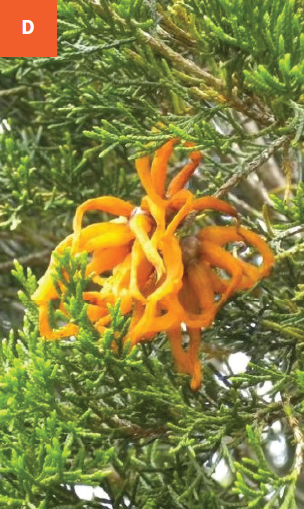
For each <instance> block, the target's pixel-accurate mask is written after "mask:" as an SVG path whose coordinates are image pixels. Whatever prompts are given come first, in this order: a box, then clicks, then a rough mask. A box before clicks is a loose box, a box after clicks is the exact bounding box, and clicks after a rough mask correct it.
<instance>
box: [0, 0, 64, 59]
mask: <svg viewBox="0 0 304 509" xmlns="http://www.w3.org/2000/svg"><path fill="white" fill-rule="evenodd" d="M0 20H1V29H0V57H56V56H57V0H14V1H11V0H5V1H3V0H2V1H1V0H0Z"/></svg>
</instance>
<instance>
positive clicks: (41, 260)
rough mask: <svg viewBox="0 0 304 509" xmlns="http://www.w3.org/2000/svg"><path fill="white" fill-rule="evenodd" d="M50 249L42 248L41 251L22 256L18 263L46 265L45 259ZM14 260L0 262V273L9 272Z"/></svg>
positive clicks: (12, 267)
mask: <svg viewBox="0 0 304 509" xmlns="http://www.w3.org/2000/svg"><path fill="white" fill-rule="evenodd" d="M51 252H52V250H50V249H44V250H43V251H38V252H37V253H32V254H30V255H27V256H22V257H21V258H19V259H18V262H19V263H20V265H46V262H47V260H48V259H49V257H50V254H51ZM14 267H15V262H14V260H12V261H9V262H4V263H0V273H3V272H9V271H10V270H11V269H14Z"/></svg>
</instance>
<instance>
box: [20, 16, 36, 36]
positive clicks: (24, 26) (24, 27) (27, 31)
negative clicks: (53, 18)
mask: <svg viewBox="0 0 304 509" xmlns="http://www.w3.org/2000/svg"><path fill="white" fill-rule="evenodd" d="M27 23H28V24H29V25H30V27H29V29H28V30H27V28H26V25H27ZM33 31H34V23H33V22H32V21H31V20H30V19H23V20H22V33H23V34H31V33H32V32H33Z"/></svg>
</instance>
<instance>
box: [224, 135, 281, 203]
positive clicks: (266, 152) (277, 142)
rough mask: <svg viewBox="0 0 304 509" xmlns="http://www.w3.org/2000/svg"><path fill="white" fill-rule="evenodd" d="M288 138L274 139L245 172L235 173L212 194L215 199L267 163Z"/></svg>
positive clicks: (248, 165) (249, 164)
mask: <svg viewBox="0 0 304 509" xmlns="http://www.w3.org/2000/svg"><path fill="white" fill-rule="evenodd" d="M288 138H289V137H288V136H281V137H280V138H278V139H276V140H275V141H274V142H273V143H271V145H270V146H269V147H267V148H266V149H265V150H263V152H261V153H260V154H259V155H258V156H257V157H256V158H255V159H253V161H250V163H248V164H247V166H246V168H245V170H243V171H238V172H237V173H235V174H234V175H233V176H232V177H231V178H229V179H228V180H227V182H225V184H223V185H222V186H221V187H220V188H219V189H218V191H217V192H216V193H215V194H214V196H215V197H216V198H221V197H222V196H224V195H225V194H227V193H228V192H229V191H230V190H231V189H232V188H233V187H235V186H236V185H237V184H238V183H239V182H240V180H242V179H243V178H245V177H248V175H250V173H252V172H253V171H255V170H257V169H258V168H259V166H261V164H263V163H265V162H266V161H268V159H269V158H270V157H271V156H272V155H273V154H274V152H275V151H276V150H277V149H278V148H280V147H282V145H284V144H285V143H286V140H287V139H288Z"/></svg>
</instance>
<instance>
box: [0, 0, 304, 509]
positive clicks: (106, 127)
mask: <svg viewBox="0 0 304 509" xmlns="http://www.w3.org/2000/svg"><path fill="white" fill-rule="evenodd" d="M303 11H304V9H303V2H301V1H300V0H287V1H286V0H256V1H255V2H248V0H205V1H203V0H174V1H172V2H167V1H166V0H160V1H156V0H151V1H147V0H116V1H109V0H94V1H93V0H92V1H84V0H74V1H68V0H58V57H57V58H0V84H1V90H0V104H1V115H2V130H3V132H2V134H1V135H0V144H1V150H0V195H1V201H0V226H1V229H0V275H1V279H0V285H1V294H2V298H1V301H2V303H1V310H0V317H1V321H2V323H1V325H0V327H1V331H2V336H3V339H2V342H1V351H0V359H1V362H0V384H1V395H0V401H1V406H0V433H1V444H2V446H1V451H0V488H1V489H0V507H3V508H7V507H16V508H18V509H19V508H20V509H52V508H58V509H59V508H61V509H63V508H65V509H68V508H72V507H73V508H78V507H79V508H82V507H85V508H100V507H104V508H106V507H113V508H124V507H126V508H127V507H128V508H134V509H150V508H161V509H167V508H168V509H189V508H191V509H192V508H193V509H196V508H197V509H198V508H201V507H206V508H208V509H209V508H210V509H224V508H229V507H231V508H232V507H234V508H235V507H240V508H242V507H243V508H247V507H250V508H257V509H295V508H300V509H301V508H302V507H304V502H303V500H304V481H303V461H304V457H303V444H304V438H303V434H304V424H303V414H304V407H303V402H302V400H303V393H304V357H303V344H304V343H303V337H304V327H303V320H304V311H303V303H304V281H303V252H304V240H303V221H304V209H303V189H304V187H303V185H304V184H303V174H302V166H303V155H302V154H303V141H304V136H303V128H304V21H303V19H304V17H303V14H304V12H303ZM173 136H174V137H175V136H179V137H181V138H182V139H183V140H191V141H194V142H195V144H196V146H197V148H198V149H201V150H202V151H203V152H204V154H205V159H204V162H203V164H202V166H201V170H200V172H198V174H197V175H196V176H195V177H193V179H192V181H191V183H190V185H191V186H192V191H193V192H196V193H197V195H198V196H201V195H210V194H214V195H216V196H220V197H223V196H225V198H227V199H228V200H229V201H230V202H231V203H232V204H233V205H234V206H236V207H237V209H238V210H239V212H240V214H241V215H242V223H243V224H245V225H247V226H248V227H250V228H251V229H253V230H254V231H256V232H258V233H260V234H262V235H264V236H265V237H266V238H267V240H268V242H269V243H270V245H271V247H272V249H273V250H274V252H275V253H276V267H275V270H274V271H273V273H272V275H271V277H269V278H268V279H267V280H265V281H263V282H262V283H261V284H259V286H258V288H255V289H252V290H251V291H248V292H246V293H245V294H242V295H238V296H237V297H236V298H234V299H233V300H232V301H231V302H229V303H228V304H227V305H226V306H225V307H224V308H223V309H222V310H221V312H220V313H219V315H218V317H217V320H216V322H215V324H214V325H213V326H212V327H211V328H209V329H207V330H206V331H204V333H203V340H204V341H203V349H202V355H201V361H202V364H203V366H204V384H203V386H202V389H201V390H200V391H198V392H197V393H192V392H191V391H190V389H189V380H188V378H187V377H186V376H181V375H178V374H177V373H176V372H175V371H174V368H173V366H172V361H171V356H170V352H169V349H168V344H167V340H166V338H165V336H164V335H163V334H160V335H159V337H158V338H157V339H155V340H154V341H153V342H151V343H148V344H145V345H142V346H139V347H136V348H135V349H133V350H132V352H131V353H130V352H129V351H128V349H127V348H124V347H123V345H122V341H121V340H122V337H123V336H124V331H125V330H126V327H127V320H128V317H122V316H120V312H119V302H118V303H116V305H115V306H114V307H113V308H112V309H111V314H112V326H111V328H109V330H108V331H107V333H106V334H105V335H104V336H103V337H100V336H99V335H98V333H97V332H96V331H95V329H94V328H93V327H92V325H91V323H90V322H89V320H88V319H87V316H86V304H85V303H84V302H83V301H82V298H81V293H82V289H83V288H85V287H86V285H87V284H88V281H87V279H86V278H85V276H84V269H85V265H86V259H85V258H84V257H79V258H76V259H73V258H72V257H71V255H70V253H69V252H68V251H67V252H65V253H64V254H63V255H62V256H59V257H58V259H57V264H58V277H59V276H60V274H62V269H63V268H64V269H65V271H66V272H67V273H68V274H69V275H70V278H69V279H70V283H69V284H67V283H66V280H64V281H63V282H64V283H65V284H67V291H66V294H65V298H66V305H67V306H68V308H69V311H70V313H71V316H72V317H73V319H74V321H75V322H76V323H78V325H79V327H80V331H79V334H78V335H77V337H76V338H75V339H73V340H64V341H59V342H45V341H43V339H42V338H40V337H39V333H38V324H37V309H36V307H35V305H34V304H33V302H32V301H31V298H30V296H31V295H32V293H33V292H34V290H35V288H36V284H37V279H38V278H39V277H40V276H41V275H42V274H43V273H44V272H45V270H46V267H47V264H48V261H49V257H50V253H51V251H52V249H53V248H54V247H55V246H56V244H57V243H58V242H59V241H60V240H62V239H63V238H64V237H65V236H66V235H68V234H69V233H70V232H71V221H72V217H73V215H74V211H75V209H76V207H77V206H78V205H79V204H80V203H82V202H83V201H84V200H86V199H88V198H90V197H96V196H101V195H104V194H107V195H114V196H117V197H120V198H123V199H127V200H130V201H132V202H133V203H135V204H136V203H138V202H139V200H140V197H141V195H142V189H141V188H140V185H139V181H138V178H137V176H136V174H135V171H134V159H135V158H136V157H138V156H140V155H143V154H146V153H153V152H154V150H155V148H157V147H159V146H160V145H162V144H163V143H164V141H166V140H167V139H169V138H171V137H173ZM186 155H187V154H186V150H185V149H184V150H182V149H180V151H179V152H178V156H175V158H173V159H172V166H173V169H172V171H173V172H174V171H175V168H177V166H179V165H180V164H182V162H183V160H184V159H185V158H186ZM98 217H99V218H100V217H101V218H103V216H100V215H99V216H98ZM104 217H105V216H104ZM199 221H200V224H202V225H204V224H207V223H208V221H209V219H208V218H207V217H201V218H200V219H199ZM218 221H220V222H222V223H223V224H224V222H225V218H224V217H221V218H218ZM14 258H16V259H17V260H18V261H16V262H14V261H13V259H14ZM23 267H24V268H23ZM25 267H27V269H25ZM11 269H13V271H12V274H11V273H10V271H11ZM21 288H22V290H21ZM17 294H18V295H17ZM49 311H50V315H51V317H52V316H53V317H54V311H53V310H52V309H51V308H50V310H49ZM57 313H58V312H57ZM23 314H24V319H23V318H22V317H23ZM54 318H55V317H54ZM10 329H12V330H11V332H9V330H10ZM113 341H115V343H116V348H115V349H114V350H113V348H111V346H110V345H111V344H112V342H113ZM240 352H242V353H244V354H247V356H248V357H249V359H250V362H249V363H248V365H247V367H246V368H244V370H243V371H241V372H240V373H239V372H234V371H233V369H232V367H231V359H232V357H231V355H232V354H234V353H240ZM279 443H281V444H284V447H282V448H281V449H282V451H283V452H282V455H281V456H280V457H278V456H277V455H276V454H274V453H273V451H274V449H275V447H278V444H279ZM284 454H285V457H284ZM219 467H220V468H219ZM223 472H224V473H223ZM81 484H83V485H87V486H91V487H101V488H102V489H103V492H101V491H95V495H94V497H93V498H92V499H91V500H82V499H80V498H79V496H78V495H77V486H78V485H81Z"/></svg>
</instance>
